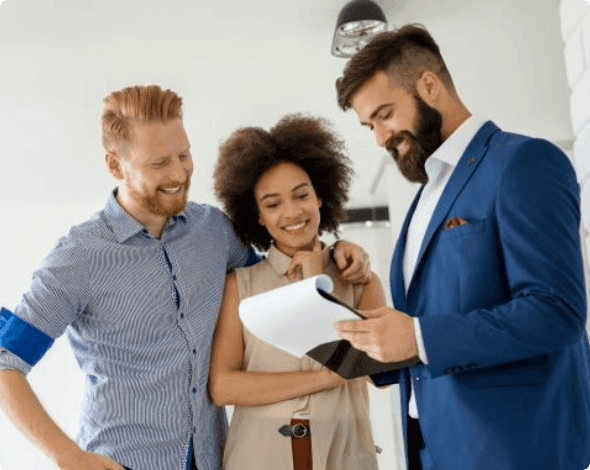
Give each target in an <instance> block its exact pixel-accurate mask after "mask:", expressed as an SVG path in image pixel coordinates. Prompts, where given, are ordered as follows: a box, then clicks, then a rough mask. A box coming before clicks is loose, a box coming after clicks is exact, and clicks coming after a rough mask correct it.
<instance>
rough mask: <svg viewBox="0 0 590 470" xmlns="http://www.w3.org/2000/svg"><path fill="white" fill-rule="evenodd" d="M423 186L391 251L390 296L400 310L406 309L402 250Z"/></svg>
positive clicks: (403, 249) (404, 247) (404, 246)
mask: <svg viewBox="0 0 590 470" xmlns="http://www.w3.org/2000/svg"><path fill="white" fill-rule="evenodd" d="M423 189H424V186H421V187H420V189H419V190H418V192H417V193H416V196H415V197H414V200H413V201H412V204H411V205H410V208H409V209H408V213H407V214H406V218H405V220H404V224H403V226H402V229H401V232H400V234H399V238H398V240H397V243H396V245H395V250H394V252H393V258H392V259H391V268H390V271H389V283H390V288H391V298H392V299H393V306H394V307H395V308H396V309H397V310H400V311H402V312H405V311H406V289H405V287H404V268H403V261H404V252H405V251H406V239H407V235H408V227H409V225H410V221H411V220H412V216H413V215H414V211H415V210H416V205H417V204H418V201H419V200H420V195H421V194H422V190H423Z"/></svg>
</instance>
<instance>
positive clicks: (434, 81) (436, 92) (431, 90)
mask: <svg viewBox="0 0 590 470" xmlns="http://www.w3.org/2000/svg"><path fill="white" fill-rule="evenodd" d="M443 88H444V84H443V82H442V80H441V79H440V77H439V76H438V75H436V74H435V73H433V72H431V71H430V70H425V71H424V72H422V75H420V78H419V79H418V80H416V92H417V93H418V96H419V97H420V98H422V100H424V102H425V103H426V104H427V105H428V106H430V107H431V108H436V107H437V106H436V104H437V103H438V101H439V99H440V97H441V92H442V89H443Z"/></svg>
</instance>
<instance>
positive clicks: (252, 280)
mask: <svg viewBox="0 0 590 470" xmlns="http://www.w3.org/2000/svg"><path fill="white" fill-rule="evenodd" d="M290 264H291V258H290V257H288V256H287V255H285V254H283V253H282V252H280V251H279V250H277V249H276V248H275V247H274V246H272V247H271V249H270V252H269V255H268V258H267V259H266V260H264V261H262V262H260V263H258V264H256V265H254V266H250V267H248V268H241V269H238V270H237V271H236V274H237V283H238V292H239V297H240V300H242V299H245V298H247V297H250V296H252V295H255V294H259V293H262V292H265V291H268V290H271V289H275V288H277V287H281V286H284V285H286V284H288V283H289V282H290V281H289V279H288V278H287V276H286V273H287V270H288V268H289V265H290ZM325 274H327V275H328V276H330V277H331V278H332V280H333V281H334V292H333V294H334V295H335V296H336V297H338V298H339V299H340V300H342V301H343V302H346V303H347V304H348V305H351V306H356V304H357V303H358V301H359V298H360V294H361V292H362V286H354V287H353V286H351V285H350V284H347V283H344V282H343V281H342V280H341V279H340V277H339V276H338V273H337V271H336V267H335V265H334V264H333V263H330V264H329V265H328V266H327V268H326V271H325ZM243 335H244V344H245V353H244V364H243V369H244V370H246V371H257V372H262V371H265V372H270V371H277V372H279V371H280V372H286V371H307V370H318V369H321V368H323V366H322V365H321V364H319V363H317V362H315V361H314V360H313V359H311V358H309V357H308V356H304V357H303V358H301V359H299V358H297V357H295V356H292V355H290V354H288V353H285V352H283V351H281V350H279V349H277V348H275V347H273V346H270V345H269V344H267V343H264V342H262V341H260V340H259V339H257V338H256V337H255V336H253V335H252V334H251V333H250V332H249V331H248V330H246V329H245V328H244V329H243ZM301 412H303V413H305V414H308V415H309V421H310V429H311V437H312V458H313V468H314V470H323V469H327V470H332V469H333V470H347V469H348V470H377V458H376V454H375V444H374V443H373V437H372V434H371V426H370V421H369V396H368V390H367V384H366V383H365V382H364V381H363V380H362V379H354V380H349V381H347V382H346V384H345V385H343V386H341V387H338V388H336V389H333V390H328V391H325V392H319V393H315V394H313V395H308V396H305V397H301V398H297V399H293V400H286V401H283V402H280V403H275V404H272V405H265V406H236V407H235V409H234V413H233V416H232V421H231V425H230V429H229V434H228V440H227V444H226V447H225V454H224V469H225V470H293V459H292V453H291V438H290V437H285V436H282V435H281V434H279V433H278V429H279V428H280V427H281V426H282V425H284V424H289V422H290V420H291V418H292V417H293V415H295V414H296V413H301Z"/></svg>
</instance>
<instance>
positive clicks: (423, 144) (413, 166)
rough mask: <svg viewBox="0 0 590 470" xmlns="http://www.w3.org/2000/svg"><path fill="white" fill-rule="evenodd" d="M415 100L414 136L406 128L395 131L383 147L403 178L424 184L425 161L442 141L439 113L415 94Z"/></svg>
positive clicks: (425, 175)
mask: <svg viewBox="0 0 590 470" xmlns="http://www.w3.org/2000/svg"><path fill="white" fill-rule="evenodd" d="M415 99H416V102H417V106H418V115H417V121H418V123H417V126H416V127H417V131H416V134H415V135H414V134H412V133H411V132H410V131H400V132H396V133H395V134H394V135H393V136H392V137H391V138H390V139H389V140H388V141H387V144H386V145H385V148H386V149H387V151H388V152H389V153H390V154H391V156H392V157H393V159H394V160H395V162H396V163H397V166H398V168H399V170H400V172H401V174H402V175H403V176H404V177H405V178H406V179H407V180H409V181H411V182H413V183H421V184H425V183H427V182H428V175H427V174H426V169H425V163H426V160H427V159H428V157H430V155H432V154H433V153H434V151H435V150H436V149H438V148H439V147H440V146H441V144H442V136H441V128H442V116H441V114H440V113H439V112H438V111H437V110H436V109H434V108H431V107H430V106H428V105H427V104H426V103H425V102H424V100H422V98H420V97H419V96H417V95H416V96H415ZM402 143H404V144H405V146H406V147H407V150H406V152H404V154H403V155H400V153H399V150H398V147H399V146H400V144H402Z"/></svg>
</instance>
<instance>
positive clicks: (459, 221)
mask: <svg viewBox="0 0 590 470" xmlns="http://www.w3.org/2000/svg"><path fill="white" fill-rule="evenodd" d="M468 224H469V222H467V221H466V220H465V219H463V218H462V217H453V218H451V219H449V220H447V221H446V222H445V225H444V227H443V229H444V230H451V229H454V228H457V227H461V225H468Z"/></svg>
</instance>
